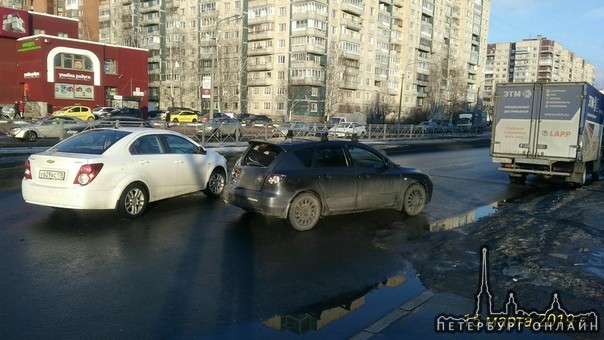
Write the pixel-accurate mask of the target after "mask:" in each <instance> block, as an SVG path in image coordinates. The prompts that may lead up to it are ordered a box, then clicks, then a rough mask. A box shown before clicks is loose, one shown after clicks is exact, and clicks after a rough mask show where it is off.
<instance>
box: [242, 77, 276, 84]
mask: <svg viewBox="0 0 604 340" xmlns="http://www.w3.org/2000/svg"><path fill="white" fill-rule="evenodd" d="M272 84H273V79H272V78H261V79H248V80H247V85H248V86H268V85H272Z"/></svg>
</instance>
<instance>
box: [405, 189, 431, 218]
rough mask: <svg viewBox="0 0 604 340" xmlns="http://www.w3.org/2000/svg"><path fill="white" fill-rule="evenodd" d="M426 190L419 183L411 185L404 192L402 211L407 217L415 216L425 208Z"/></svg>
mask: <svg viewBox="0 0 604 340" xmlns="http://www.w3.org/2000/svg"><path fill="white" fill-rule="evenodd" d="M426 196H427V195H426V188H424V186H423V185H421V184H419V183H413V184H411V185H410V186H409V188H407V191H405V196H404V197H403V211H404V212H405V214H407V215H409V216H416V215H418V214H419V213H421V212H422V210H424V207H425V206H426Z"/></svg>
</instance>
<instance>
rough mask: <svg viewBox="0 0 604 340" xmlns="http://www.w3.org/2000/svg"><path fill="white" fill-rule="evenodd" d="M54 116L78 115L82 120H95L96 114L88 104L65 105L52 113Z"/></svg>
mask: <svg viewBox="0 0 604 340" xmlns="http://www.w3.org/2000/svg"><path fill="white" fill-rule="evenodd" d="M52 115H53V116H70V117H77V118H80V119H82V120H88V121H91V120H94V114H92V110H91V109H90V108H89V107H88V106H77V105H73V106H65V107H64V108H61V109H58V110H57V111H55V112H53V113H52Z"/></svg>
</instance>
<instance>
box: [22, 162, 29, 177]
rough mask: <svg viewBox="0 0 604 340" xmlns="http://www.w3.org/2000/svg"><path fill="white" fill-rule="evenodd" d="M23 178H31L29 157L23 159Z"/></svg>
mask: <svg viewBox="0 0 604 340" xmlns="http://www.w3.org/2000/svg"><path fill="white" fill-rule="evenodd" d="M23 178H25V179H31V164H29V159H28V160H26V161H25V172H24V173H23Z"/></svg>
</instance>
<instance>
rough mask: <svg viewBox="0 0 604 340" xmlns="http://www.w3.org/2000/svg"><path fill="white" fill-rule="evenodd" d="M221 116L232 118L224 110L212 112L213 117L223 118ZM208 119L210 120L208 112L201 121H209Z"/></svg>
mask: <svg viewBox="0 0 604 340" xmlns="http://www.w3.org/2000/svg"><path fill="white" fill-rule="evenodd" d="M221 118H231V117H229V116H227V115H226V114H225V113H222V112H214V113H212V119H221ZM208 120H210V114H209V113H206V114H205V115H203V116H201V121H202V122H204V123H205V122H207V121H208Z"/></svg>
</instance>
